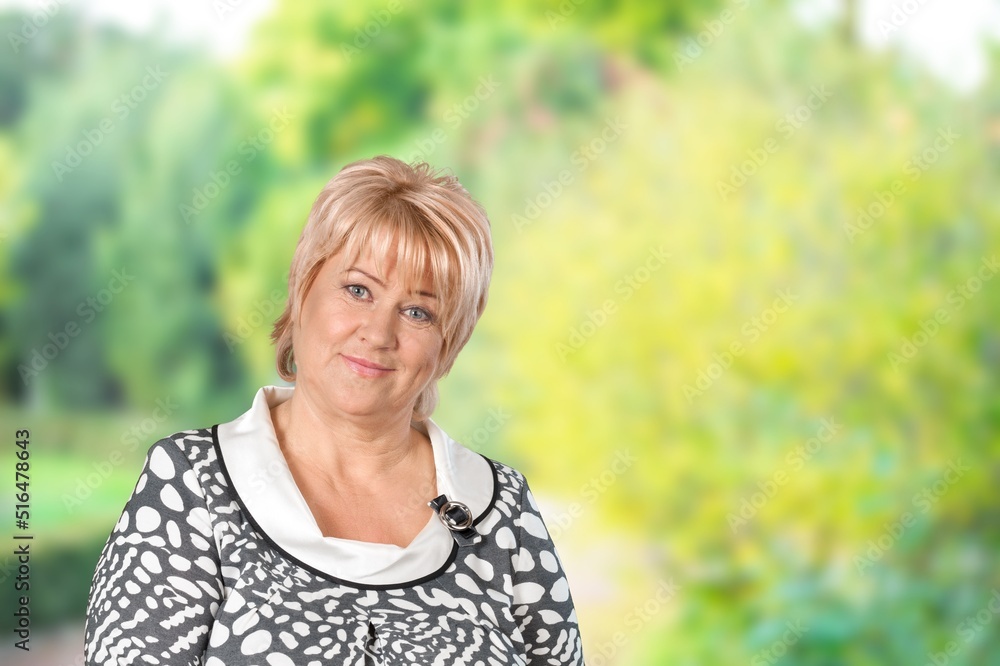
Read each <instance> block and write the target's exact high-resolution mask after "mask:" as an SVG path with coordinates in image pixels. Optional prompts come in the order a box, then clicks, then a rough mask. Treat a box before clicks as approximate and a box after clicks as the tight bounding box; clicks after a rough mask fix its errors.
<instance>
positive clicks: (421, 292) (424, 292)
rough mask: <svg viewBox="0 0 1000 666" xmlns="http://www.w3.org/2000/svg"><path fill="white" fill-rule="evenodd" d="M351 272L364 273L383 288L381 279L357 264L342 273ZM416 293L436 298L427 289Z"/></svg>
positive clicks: (435, 295) (383, 284)
mask: <svg viewBox="0 0 1000 666" xmlns="http://www.w3.org/2000/svg"><path fill="white" fill-rule="evenodd" d="M351 272H354V273H361V274H362V275H364V276H365V277H366V278H368V279H369V280H371V281H372V282H374V283H375V284H377V285H378V286H380V287H382V288H383V289H384V288H385V282H383V281H382V280H380V279H378V278H377V277H375V276H374V275H372V274H371V273H369V272H367V271H363V270H361V269H360V268H358V267H357V266H351V267H350V268H348V269H347V270H345V271H344V273H351ZM416 293H417V294H418V295H420V296H426V297H428V298H433V299H435V300H436V299H437V294H434V293H431V292H429V291H418V292H416Z"/></svg>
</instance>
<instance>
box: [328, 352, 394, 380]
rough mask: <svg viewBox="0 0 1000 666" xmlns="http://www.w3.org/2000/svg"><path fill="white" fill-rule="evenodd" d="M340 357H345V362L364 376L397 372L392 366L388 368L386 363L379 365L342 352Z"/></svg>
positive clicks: (380, 375)
mask: <svg viewBox="0 0 1000 666" xmlns="http://www.w3.org/2000/svg"><path fill="white" fill-rule="evenodd" d="M340 357H341V358H342V359H344V363H345V364H346V365H347V367H348V368H350V369H351V370H353V371H354V372H355V373H357V374H358V375H361V376H362V377H382V376H384V375H387V374H389V373H390V372H395V370H393V369H392V368H387V367H385V366H384V365H379V364H378V363H374V362H372V361H368V360H365V359H363V358H357V357H355V356H348V355H347V354H341V355H340Z"/></svg>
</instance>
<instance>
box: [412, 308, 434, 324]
mask: <svg viewBox="0 0 1000 666" xmlns="http://www.w3.org/2000/svg"><path fill="white" fill-rule="evenodd" d="M406 316H408V317H409V318H410V319H413V320H414V321H419V322H425V321H432V319H433V318H432V317H431V315H430V313H429V312H427V310H424V309H423V308H406Z"/></svg>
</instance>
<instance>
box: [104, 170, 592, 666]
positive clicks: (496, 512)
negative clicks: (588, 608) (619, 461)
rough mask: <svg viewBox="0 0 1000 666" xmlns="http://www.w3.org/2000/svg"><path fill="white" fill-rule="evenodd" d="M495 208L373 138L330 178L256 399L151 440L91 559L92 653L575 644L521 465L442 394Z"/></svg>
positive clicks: (478, 295)
mask: <svg viewBox="0 0 1000 666" xmlns="http://www.w3.org/2000/svg"><path fill="white" fill-rule="evenodd" d="M492 265H493V251H492V246H491V241H490V233H489V222H488V220H487V218H486V215H485V213H484V212H483V210H482V208H481V207H480V206H479V205H478V204H476V203H475V202H474V201H473V200H472V199H471V198H470V197H469V195H468V193H467V192H466V191H465V190H464V189H463V188H462V186H461V185H460V184H459V183H458V182H457V181H456V180H455V179H454V178H450V177H439V176H437V175H436V174H434V173H432V172H430V170H429V168H428V167H427V165H424V164H421V165H417V166H415V167H410V166H408V165H406V164H404V163H402V162H400V161H398V160H395V159H392V158H388V157H377V158H374V159H372V160H367V161H362V162H356V163H354V164H351V165H349V166H347V167H345V168H344V169H343V170H342V171H341V172H340V173H339V174H338V175H337V176H336V177H334V178H333V180H331V181H330V182H329V183H328V184H327V185H326V187H324V188H323V191H322V192H321V193H320V195H319V197H318V198H317V200H316V202H315V204H314V205H313V208H312V211H311V213H310V216H309V221H308V223H307V225H306V228H305V230H304V231H303V232H302V237H301V238H300V240H299V244H298V247H297V248H296V251H295V256H294V257H293V259H292V266H291V271H290V273H289V280H288V287H289V299H288V305H287V307H286V309H285V311H284V312H283V313H282V315H281V317H280V318H279V319H278V321H277V322H276V324H275V328H274V332H273V334H272V337H273V339H274V340H275V343H276V346H277V357H278V371H279V374H280V375H281V376H282V377H283V378H284V379H286V380H289V381H294V383H295V387H294V389H292V388H279V387H274V386H271V387H265V388H262V389H261V390H260V391H258V393H257V396H256V398H255V399H254V401H253V405H252V406H251V408H250V410H249V411H247V412H246V413H245V414H243V415H242V416H240V417H239V418H237V419H236V420H235V421H231V422H229V423H224V424H221V425H218V426H215V427H213V428H209V429H202V430H189V431H185V432H181V433H177V434H176V435H173V436H171V437H168V438H166V439H163V440H160V441H159V442H157V443H156V444H155V445H154V446H153V447H152V448H151V449H150V452H149V455H148V457H147V460H146V466H145V468H144V469H143V472H142V475H141V476H140V478H139V482H138V484H137V485H136V489H135V492H134V493H133V495H132V498H131V499H130V500H129V502H128V504H127V506H126V507H125V510H124V512H123V513H122V516H121V518H120V519H119V521H118V524H117V525H116V526H115V529H114V531H113V533H112V534H111V537H110V538H109V540H108V543H107V545H106V546H105V548H104V552H103V553H102V555H101V558H100V561H99V562H98V565H97V571H96V573H95V575H94V580H93V585H92V588H91V594H90V603H89V606H88V618H87V631H86V659H87V663H88V664H126V663H134V664H169V665H175V664H206V665H208V666H221V665H223V664H225V665H226V666H237V665H242V664H267V665H270V666H290V665H293V664H294V665H296V666H298V665H306V664H317V665H318V664H400V665H402V664H406V665H410V664H441V665H452V664H583V655H582V648H581V642H580V634H579V630H578V627H577V620H576V614H575V612H574V609H573V603H572V599H571V598H570V593H569V587H568V585H567V582H566V578H565V576H564V575H563V572H562V568H561V566H560V563H559V559H558V557H557V555H556V552H555V548H554V547H553V545H552V542H551V540H550V539H549V536H548V533H547V532H546V529H545V526H544V525H543V523H542V520H541V517H540V515H539V513H538V508H537V506H536V505H535V502H534V500H533V498H532V496H531V493H530V491H529V490H528V486H527V484H526V483H525V481H524V478H523V477H522V476H521V475H520V474H519V473H518V472H516V471H515V470H513V469H511V468H510V467H507V466H505V465H503V464H501V463H498V462H495V461H492V460H489V459H487V458H484V457H482V456H480V455H478V454H476V453H474V452H472V451H470V450H469V449H466V448H465V447H463V446H462V445H460V444H458V443H457V442H455V441H454V440H452V439H450V438H449V437H448V436H447V435H446V434H445V433H444V432H443V431H442V430H441V429H440V428H439V427H438V426H437V425H436V424H435V423H434V422H433V421H431V420H430V418H429V416H430V414H431V412H432V411H433V409H434V407H435V404H436V402H437V390H436V382H437V380H438V379H439V378H440V377H442V376H443V375H444V374H445V373H446V372H448V370H449V369H450V368H451V366H452V363H454V361H455V357H456V355H457V354H458V352H459V350H461V348H462V347H463V346H464V345H465V343H466V342H467V341H468V339H469V336H470V335H471V333H472V329H473V327H474V325H475V323H476V321H477V320H478V319H479V317H480V315H481V314H482V312H483V309H484V307H485V305H486V295H487V289H488V286H489V280H490V273H491V270H492Z"/></svg>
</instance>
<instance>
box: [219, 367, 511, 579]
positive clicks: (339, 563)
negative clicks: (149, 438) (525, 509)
mask: <svg viewBox="0 0 1000 666" xmlns="http://www.w3.org/2000/svg"><path fill="white" fill-rule="evenodd" d="M293 392H294V389H293V388H291V387H280V386H265V387H263V388H261V389H260V390H258V391H257V395H256V396H255V397H254V400H253V405H252V406H251V407H250V409H249V410H248V411H247V412H245V413H244V414H243V415H241V416H240V417H239V418H237V419H235V420H233V421H230V422H229V423H222V424H220V425H219V426H217V430H216V443H217V446H218V451H219V458H220V460H221V463H222V468H223V470H224V472H225V473H226V475H227V476H228V477H229V483H230V485H231V486H232V487H233V489H234V490H235V492H236V494H237V496H238V497H239V501H240V503H241V505H242V506H243V509H244V511H245V513H246V514H247V516H248V518H249V520H250V521H251V522H252V523H253V524H254V525H255V526H256V527H257V529H258V530H259V531H260V532H261V533H263V534H264V535H265V536H266V537H267V538H268V539H269V540H270V541H272V542H273V543H274V545H275V546H277V547H278V548H279V550H282V551H284V553H285V554H286V555H288V556H290V557H291V558H293V559H295V560H298V561H299V563H300V564H304V565H306V567H307V568H309V569H312V570H314V571H315V572H318V573H320V574H322V575H325V576H327V577H333V578H336V579H338V580H339V581H340V582H346V583H349V584H355V585H356V586H358V587H376V588H377V587H400V586H405V585H410V584H414V583H416V582H419V581H420V580H425V579H427V578H430V577H433V576H436V575H437V574H438V573H440V572H441V571H443V570H444V568H446V567H447V566H448V565H449V564H450V563H451V560H452V559H453V557H454V555H455V549H456V548H457V546H456V543H455V540H454V539H453V538H452V534H451V532H450V531H449V530H448V529H447V528H446V527H445V526H444V525H443V524H442V523H441V522H440V521H439V520H438V519H437V517H436V516H434V514H433V511H432V510H431V509H430V508H428V522H427V525H426V526H424V529H423V530H421V532H420V533H419V534H418V535H417V536H416V537H415V538H414V539H413V541H412V542H411V543H410V544H409V545H408V546H406V547H405V548H400V547H399V546H394V545H392V544H378V543H366V542H360V541H351V540H348V539H338V538H334V537H325V536H323V534H322V533H321V532H320V529H319V526H318V525H317V524H316V520H315V518H313V515H312V512H311V511H310V510H309V506H308V505H307V504H306V501H305V499H304V498H303V497H302V493H301V492H299V489H298V486H296V485H295V481H294V480H293V478H292V474H291V472H290V471H289V469H288V465H287V463H286V462H285V458H284V456H283V455H282V453H281V449H280V448H279V446H278V439H277V436H276V435H275V433H274V425H273V424H272V423H271V413H270V409H271V408H272V407H274V406H275V405H279V404H281V403H282V402H284V401H286V400H288V399H289V398H291V397H292V394H293ZM425 424H426V429H427V435H428V437H429V438H430V441H431V445H432V447H433V450H434V466H435V470H436V473H437V492H434V491H431V492H429V493H427V497H421V498H417V499H418V501H420V502H428V501H430V500H432V499H434V497H436V496H437V495H440V494H445V495H447V496H448V499H450V500H455V501H459V502H463V503H465V504H466V505H467V506H468V507H469V509H470V510H471V511H472V515H473V516H475V518H476V521H477V522H479V521H480V520H481V519H482V518H483V517H484V516H485V515H486V514H487V513H488V512H489V511H490V510H491V509H492V507H493V502H494V492H495V488H496V477H495V476H494V471H493V466H492V465H491V464H490V462H489V461H488V460H487V459H486V458H484V457H483V456H481V455H479V454H478V453H476V452H474V451H471V450H469V449H467V448H466V447H464V446H462V445H461V444H459V443H458V442H456V441H454V440H453V439H451V438H450V437H448V435H447V434H445V432H444V431H443V430H441V429H440V428H439V427H438V426H437V424H435V423H434V422H433V421H431V420H430V419H428V420H427V421H425Z"/></svg>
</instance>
